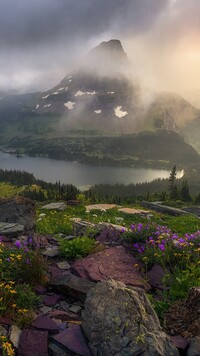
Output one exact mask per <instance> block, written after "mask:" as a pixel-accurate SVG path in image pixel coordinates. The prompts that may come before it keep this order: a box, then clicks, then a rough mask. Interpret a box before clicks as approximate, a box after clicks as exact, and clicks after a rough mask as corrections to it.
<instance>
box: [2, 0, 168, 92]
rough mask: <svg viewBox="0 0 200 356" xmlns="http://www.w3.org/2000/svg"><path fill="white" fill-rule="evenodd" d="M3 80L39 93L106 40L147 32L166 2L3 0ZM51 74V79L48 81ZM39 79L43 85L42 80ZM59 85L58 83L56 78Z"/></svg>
mask: <svg viewBox="0 0 200 356" xmlns="http://www.w3.org/2000/svg"><path fill="white" fill-rule="evenodd" d="M0 3H1V12H0V48H1V58H0V68H1V71H0V79H1V83H6V81H7V85H8V86H15V85H18V86H23V85H26V84H27V85H28V82H30V85H32V86H34V85H35V86H37V83H38V86H39V87H40V84H41V83H40V82H43V86H45V83H46V86H47V85H50V84H53V82H54V81H56V76H57V77H59V79H61V78H62V75H63V73H64V67H65V72H66V71H67V67H68V66H70V65H71V63H72V62H74V57H76V58H77V57H80V56H81V55H82V54H83V53H84V54H85V53H86V52H87V51H88V50H89V46H90V45H91V43H95V44H98V42H97V41H98V39H100V38H102V39H103V38H104V37H106V36H111V37H115V38H116V37H119V38H121V37H125V36H126V34H127V33H132V34H135V33H140V32H146V31H148V29H149V28H150V27H151V26H152V25H153V24H154V22H156V20H157V18H158V16H159V14H160V12H161V11H163V9H164V8H165V6H166V4H167V0H142V1H141V0H109V1H108V0H101V1H99V0H84V1H83V0H42V1H41V0H32V1H27V0H17V1H16V0H0ZM49 72H51V78H50V79H48V76H49ZM39 78H41V80H39ZM57 79H58V78H57Z"/></svg>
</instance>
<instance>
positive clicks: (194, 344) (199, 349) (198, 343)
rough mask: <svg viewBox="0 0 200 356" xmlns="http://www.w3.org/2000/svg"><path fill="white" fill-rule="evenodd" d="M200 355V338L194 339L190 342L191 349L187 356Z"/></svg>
mask: <svg viewBox="0 0 200 356" xmlns="http://www.w3.org/2000/svg"><path fill="white" fill-rule="evenodd" d="M199 355H200V336H196V337H194V338H193V339H192V340H191V342H190V347H189V349H188V352H187V356H199Z"/></svg>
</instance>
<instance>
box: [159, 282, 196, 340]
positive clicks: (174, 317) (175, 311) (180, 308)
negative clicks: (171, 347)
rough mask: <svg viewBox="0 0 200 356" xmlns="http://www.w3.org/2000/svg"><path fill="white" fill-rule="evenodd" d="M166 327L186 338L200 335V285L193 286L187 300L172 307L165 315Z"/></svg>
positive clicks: (171, 332) (170, 331) (174, 333)
mask: <svg viewBox="0 0 200 356" xmlns="http://www.w3.org/2000/svg"><path fill="white" fill-rule="evenodd" d="M165 329H166V330H167V332H168V333H170V334H172V335H181V336H183V337H186V338H191V337H194V336H200V287H193V288H191V289H190V290H189V293H188V297H187V298H186V299H185V300H180V301H178V302H176V303H174V304H173V305H172V306H171V307H170V309H169V312H168V313H167V314H166V315H165Z"/></svg>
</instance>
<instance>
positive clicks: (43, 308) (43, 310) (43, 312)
mask: <svg viewBox="0 0 200 356" xmlns="http://www.w3.org/2000/svg"><path fill="white" fill-rule="evenodd" d="M51 311H52V308H50V307H46V306H44V307H42V308H40V312H41V313H42V314H43V315H45V314H48V313H49V312H51Z"/></svg>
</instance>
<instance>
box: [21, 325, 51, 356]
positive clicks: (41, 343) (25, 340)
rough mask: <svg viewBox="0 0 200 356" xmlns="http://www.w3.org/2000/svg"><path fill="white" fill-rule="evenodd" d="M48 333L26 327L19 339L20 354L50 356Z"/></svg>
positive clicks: (22, 355) (25, 355)
mask: <svg viewBox="0 0 200 356" xmlns="http://www.w3.org/2000/svg"><path fill="white" fill-rule="evenodd" d="M47 339H48V333H47V331H41V330H30V329H24V330H23V331H22V334H21V337H20V341H19V352H18V356H33V355H34V356H48V343H47Z"/></svg>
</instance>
